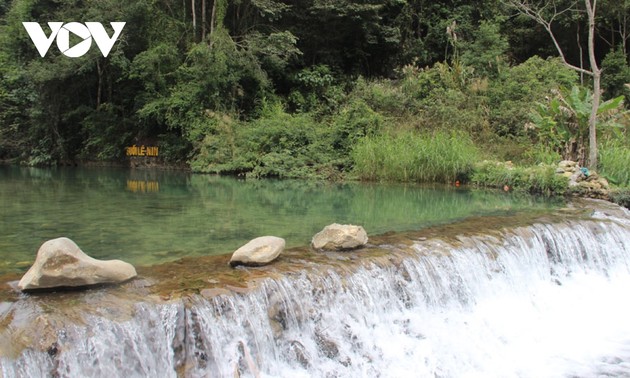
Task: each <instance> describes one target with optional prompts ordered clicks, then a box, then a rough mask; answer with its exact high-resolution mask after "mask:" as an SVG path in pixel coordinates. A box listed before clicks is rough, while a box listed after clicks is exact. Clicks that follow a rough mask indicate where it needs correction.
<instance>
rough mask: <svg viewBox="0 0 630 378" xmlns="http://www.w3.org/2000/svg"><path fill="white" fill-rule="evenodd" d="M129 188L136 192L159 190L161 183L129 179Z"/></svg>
mask: <svg viewBox="0 0 630 378" xmlns="http://www.w3.org/2000/svg"><path fill="white" fill-rule="evenodd" d="M127 190H129V191H131V192H134V193H151V192H159V191H160V184H159V183H158V182H157V181H141V180H127Z"/></svg>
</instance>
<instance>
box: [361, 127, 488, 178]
mask: <svg viewBox="0 0 630 378" xmlns="http://www.w3.org/2000/svg"><path fill="white" fill-rule="evenodd" d="M480 156H481V154H480V152H479V150H478V148H477V147H476V146H475V145H474V144H473V142H472V140H471V138H470V137H469V136H468V135H466V134H464V133H454V132H452V133H448V132H444V131H437V132H434V133H424V134H418V133H412V132H403V133H400V134H395V135H391V134H385V135H378V136H373V137H366V138H363V139H361V140H360V141H359V142H358V143H357V145H356V146H355V147H354V149H353V151H352V159H353V161H354V172H355V173H356V174H357V176H358V178H359V179H362V180H370V181H402V182H408V181H413V182H443V183H447V182H454V181H456V180H460V181H465V180H466V179H467V178H468V176H469V175H470V174H471V172H472V170H473V164H474V162H475V161H477V160H478V159H479V157H480Z"/></svg>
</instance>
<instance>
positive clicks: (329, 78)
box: [288, 65, 345, 112]
mask: <svg viewBox="0 0 630 378" xmlns="http://www.w3.org/2000/svg"><path fill="white" fill-rule="evenodd" d="M293 82H294V83H295V85H294V86H293V91H292V92H291V93H290V94H289V97H288V100H289V105H290V107H291V108H292V109H293V110H295V111H297V112H318V111H322V110H328V111H334V110H336V109H337V107H338V106H339V104H340V103H341V102H342V101H343V98H344V97H345V94H344V93H343V90H342V89H341V87H340V86H339V85H337V83H336V80H335V77H334V76H333V73H332V71H331V69H330V67H328V66H326V65H316V66H313V67H308V68H304V69H302V70H300V71H299V72H297V73H296V74H295V75H294V77H293Z"/></svg>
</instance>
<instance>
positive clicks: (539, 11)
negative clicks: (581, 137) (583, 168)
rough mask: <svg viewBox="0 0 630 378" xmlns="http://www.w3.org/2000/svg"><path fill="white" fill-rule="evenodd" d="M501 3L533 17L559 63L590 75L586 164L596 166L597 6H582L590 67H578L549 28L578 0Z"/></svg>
mask: <svg viewBox="0 0 630 378" xmlns="http://www.w3.org/2000/svg"><path fill="white" fill-rule="evenodd" d="M503 2H504V3H505V4H507V5H508V6H510V7H512V8H514V9H516V10H517V11H518V12H519V13H520V14H522V15H524V16H526V17H528V18H530V19H532V20H534V21H535V22H536V23H538V24H539V25H541V26H542V27H543V28H544V29H545V31H546V32H547V34H548V35H549V37H550V38H551V41H552V42H553V44H554V46H555V47H556V50H557V51H558V54H559V55H560V58H561V59H562V62H563V63H564V64H565V65H566V66H567V67H569V68H571V69H573V70H575V71H577V72H580V73H582V74H586V75H588V76H591V77H592V79H593V101H592V107H591V112H590V116H589V120H588V134H589V138H588V139H589V154H588V165H589V167H590V168H591V169H593V170H595V169H597V109H598V108H599V104H600V101H601V76H602V73H601V69H600V68H599V66H598V65H597V59H596V56H595V13H596V8H597V0H584V8H585V11H586V15H587V22H588V58H589V63H590V69H585V68H583V67H578V66H576V65H574V64H571V63H570V62H569V61H568V60H567V58H566V55H565V52H564V50H563V49H562V47H561V46H560V43H559V42H558V39H557V38H556V35H555V34H554V31H553V25H554V22H556V21H557V20H558V18H559V17H561V16H562V15H564V14H566V13H571V12H575V11H577V9H576V6H577V5H578V1H571V2H569V3H561V2H560V1H557V0H542V1H540V0H534V1H529V0H503Z"/></svg>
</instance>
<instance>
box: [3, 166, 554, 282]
mask: <svg viewBox="0 0 630 378" xmlns="http://www.w3.org/2000/svg"><path fill="white" fill-rule="evenodd" d="M555 205H557V202H554V201H551V200H549V199H544V198H540V197H532V196H526V195H518V194H513V193H503V192H490V191H479V190H470V189H467V188H454V187H441V186H417V185H381V184H360V183H343V184H333V183H321V182H305V181H279V180H260V181H245V180H239V179H235V178H226V177H216V176H205V175H190V174H188V173H185V172H179V171H177V172H172V171H144V170H131V171H130V170H123V169H111V168H110V169H103V168H99V169H96V168H91V169H87V168H83V169H69V168H64V169H61V168H58V169H36V168H15V167H0V214H2V216H1V219H0V256H2V260H3V261H4V265H1V266H0V272H2V271H23V270H25V269H26V268H28V266H29V265H30V262H31V261H32V260H33V258H34V255H35V252H36V251H37V248H38V247H39V245H41V243H43V242H44V241H46V240H48V239H51V238H55V237H59V236H67V237H69V238H71V239H73V240H75V241H76V242H77V244H78V245H79V246H80V247H81V248H82V249H83V250H84V251H86V252H87V253H88V254H90V255H92V256H94V257H96V258H122V259H124V260H127V261H129V262H131V263H133V264H141V265H147V264H154V263H157V262H161V261H165V260H173V259H177V258H180V257H182V256H190V255H205V254H221V253H230V252H232V251H234V250H235V249H236V248H238V247H239V246H240V245H242V244H244V243H245V242H247V241H248V240H249V239H252V238H254V237H257V236H261V235H276V236H280V237H283V238H285V239H286V240H287V244H288V246H296V245H306V244H308V243H309V241H310V238H311V237H312V235H313V234H314V233H316V232H317V231H319V230H320V229H321V228H322V227H324V226H325V225H327V224H329V223H333V222H338V223H354V224H362V225H363V226H364V227H365V228H366V230H367V231H368V233H369V234H378V233H383V232H387V231H401V230H409V229H418V228H422V227H426V226H429V225H435V224H439V223H446V222H453V221H456V220H458V219H462V218H465V217H469V216H473V215H489V214H501V213H511V212H515V211H521V210H524V209H531V208H536V209H540V208H550V207H553V206H555Z"/></svg>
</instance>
